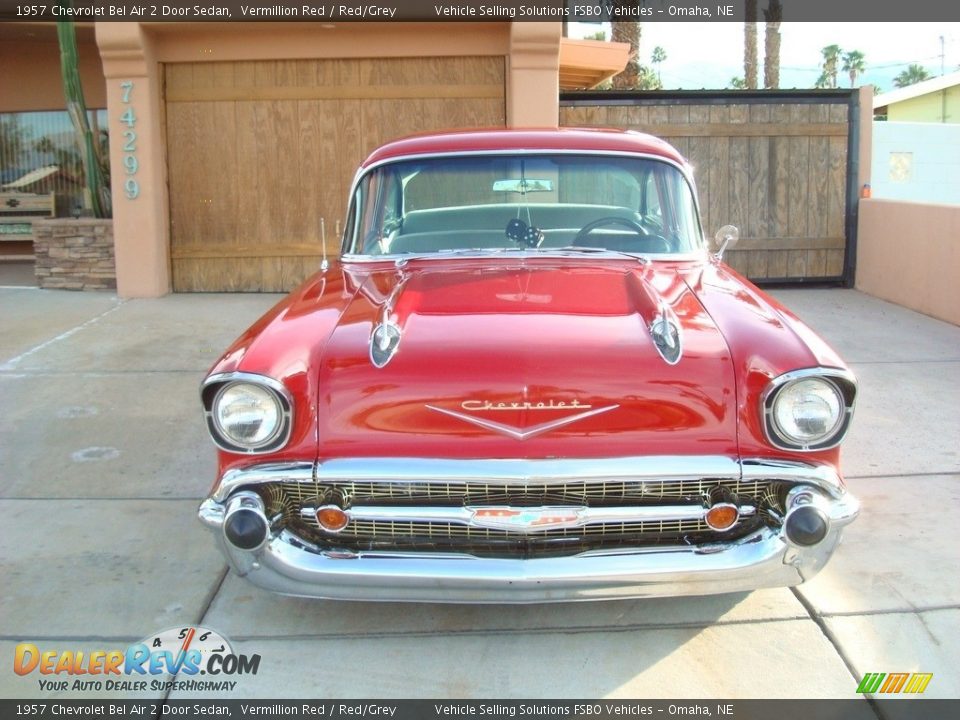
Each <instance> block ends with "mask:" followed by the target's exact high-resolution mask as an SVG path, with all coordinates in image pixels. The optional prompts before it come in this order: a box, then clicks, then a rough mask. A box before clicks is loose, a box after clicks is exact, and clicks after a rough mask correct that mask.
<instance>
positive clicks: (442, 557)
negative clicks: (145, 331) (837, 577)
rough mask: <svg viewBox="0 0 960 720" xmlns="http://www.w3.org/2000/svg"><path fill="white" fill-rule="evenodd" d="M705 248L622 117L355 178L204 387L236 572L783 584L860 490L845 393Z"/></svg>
mask: <svg viewBox="0 0 960 720" xmlns="http://www.w3.org/2000/svg"><path fill="white" fill-rule="evenodd" d="M735 240H736V228H733V227H732V226H726V227H724V228H721V230H720V232H719V233H718V246H716V247H713V248H711V249H708V248H707V246H706V243H705V242H704V239H703V233H702V229H701V226H700V221H699V218H698V212H697V201H696V194H695V190H694V184H693V179H692V176H691V169H690V167H689V166H688V165H687V163H686V162H685V161H684V159H683V158H682V157H681V156H680V155H679V154H678V153H677V151H676V150H675V149H674V148H672V147H671V146H670V145H668V144H667V143H665V142H662V141H660V140H658V139H656V138H653V137H650V136H647V135H642V134H638V133H633V132H621V131H596V130H593V131H591V130H552V131H519V130H514V131H511V130H497V131H469V132H466V131H465V132H453V133H444V134H436V135H427V136H421V137H416V138H409V139H405V140H400V141H396V142H392V143H389V144H387V145H384V146H383V147H381V148H379V149H378V150H376V151H375V152H373V153H372V154H371V155H370V156H369V157H368V158H367V160H366V161H365V162H364V163H363V164H362V166H361V167H360V170H359V172H358V173H357V176H356V180H355V181H354V184H353V190H352V196H351V204H350V209H349V213H348V217H347V222H346V226H345V230H344V234H343V238H342V252H341V254H340V256H339V258H338V259H337V260H335V261H331V262H327V261H324V262H323V265H322V266H321V268H320V271H319V272H317V273H316V274H315V275H314V276H312V277H311V278H309V279H308V280H307V281H306V282H305V283H304V284H303V285H302V286H301V287H300V288H298V289H297V290H296V291H294V292H293V293H292V294H291V295H290V296H289V297H287V298H286V299H284V300H283V301H282V302H280V303H279V304H278V305H277V306H276V307H274V308H273V309H272V310H270V311H269V312H268V313H267V314H266V315H265V316H264V317H262V318H261V319H260V320H259V321H257V322H256V323H255V324H254V325H253V326H252V327H251V328H250V329H249V330H247V331H246V332H245V333H244V334H243V335H242V336H241V337H240V338H239V339H238V340H237V341H236V342H235V343H234V344H233V345H232V346H231V347H230V348H229V349H228V350H227V351H226V353H224V355H223V356H222V357H221V358H220V359H219V360H218V361H217V363H216V364H215V365H214V366H213V368H212V369H211V371H210V374H209V375H208V376H207V378H206V379H205V380H204V382H203V386H202V390H201V397H202V402H203V407H204V410H205V413H206V418H207V424H208V426H209V430H210V434H211V435H212V437H213V441H214V443H215V444H216V445H217V447H218V448H219V472H218V478H217V480H216V482H215V483H214V486H213V488H212V490H211V493H210V496H209V497H208V498H207V499H206V500H205V501H204V502H203V504H202V505H201V507H200V519H201V521H202V522H203V523H204V524H205V525H207V526H208V527H209V528H211V529H212V530H213V532H214V535H215V537H216V539H217V542H218V544H219V546H220V548H221V550H222V551H223V553H224V554H225V556H226V557H227V559H228V561H229V563H230V565H231V566H232V567H233V569H234V570H235V571H236V572H238V573H239V574H240V575H243V576H245V577H246V578H248V579H249V580H250V581H251V582H253V583H254V584H256V585H259V586H261V587H265V588H269V589H270V590H274V591H277V592H280V593H285V594H291V595H304V596H311V597H321V598H344V599H365V600H416V601H441V602H444V601H446V602H548V601H562V600H590V599H603V598H618V597H643V596H655V595H682V594H701V593H722V592H732V591H744V590H750V589H754V588H761V587H771V586H784V585H795V584H798V583H801V582H803V581H804V580H807V579H809V578H810V577H812V576H813V575H814V574H815V573H816V572H817V571H818V570H820V568H822V567H823V565H824V563H825V562H826V561H827V560H828V559H829V557H830V555H831V554H832V552H833V550H834V548H835V547H836V545H837V543H838V541H839V540H840V535H841V532H842V528H843V527H844V526H845V525H847V524H848V523H850V522H851V521H852V520H853V519H854V518H855V517H856V515H857V512H858V507H859V505H858V503H857V501H856V499H855V498H854V497H852V496H851V495H850V493H848V492H847V491H846V489H845V488H844V483H843V480H842V477H841V474H840V470H839V467H838V462H839V450H838V445H839V443H840V441H841V439H842V438H843V436H844V434H845V433H846V432H847V429H848V427H849V424H850V419H851V415H852V413H853V407H854V401H855V398H856V381H855V379H854V377H853V375H852V374H851V373H850V371H849V370H848V369H847V368H846V367H845V366H844V364H843V362H842V361H841V360H840V358H839V357H837V355H836V354H835V353H834V352H833V351H832V350H831V349H830V348H829V347H828V346H827V345H826V344H825V343H824V342H823V341H822V340H820V339H819V338H818V337H817V336H816V335H814V334H813V333H812V332H811V331H810V330H809V329H808V328H807V327H806V326H804V325H803V324H802V323H801V322H800V321H799V320H798V319H797V318H796V317H795V316H793V315H792V314H791V313H790V312H789V311H787V310H786V309H784V308H783V307H781V306H780V305H779V304H778V303H777V302H776V301H775V300H773V299H772V298H770V297H768V296H767V295H765V294H764V293H763V292H761V291H760V290H758V289H757V288H756V287H754V286H753V285H752V284H750V283H749V282H748V281H747V280H745V279H744V278H742V277H740V276H739V275H737V274H736V273H735V272H734V271H732V270H731V269H730V268H729V267H727V266H725V265H724V264H723V263H722V261H721V256H722V252H723V248H724V247H725V246H727V245H728V244H729V243H731V242H733V241H735Z"/></svg>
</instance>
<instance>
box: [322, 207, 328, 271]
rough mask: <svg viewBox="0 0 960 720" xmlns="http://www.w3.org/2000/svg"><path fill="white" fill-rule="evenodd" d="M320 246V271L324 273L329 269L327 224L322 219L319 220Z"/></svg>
mask: <svg viewBox="0 0 960 720" xmlns="http://www.w3.org/2000/svg"><path fill="white" fill-rule="evenodd" d="M320 245H321V247H322V248H323V260H321V261H320V271H321V272H326V271H327V268H328V267H330V263H329V262H327V223H326V222H325V220H324V219H323V218H320Z"/></svg>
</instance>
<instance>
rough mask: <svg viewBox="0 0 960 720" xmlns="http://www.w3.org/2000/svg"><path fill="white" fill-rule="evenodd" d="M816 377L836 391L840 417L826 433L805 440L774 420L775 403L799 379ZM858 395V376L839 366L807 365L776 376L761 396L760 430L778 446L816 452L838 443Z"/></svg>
mask: <svg viewBox="0 0 960 720" xmlns="http://www.w3.org/2000/svg"><path fill="white" fill-rule="evenodd" d="M808 380H817V381H820V382H822V383H824V384H825V385H826V386H827V387H828V388H829V389H830V390H831V391H832V392H835V393H836V394H837V396H838V397H839V399H840V401H841V404H842V406H841V410H840V418H839V421H838V422H837V423H836V425H835V427H833V428H832V429H831V432H830V433H829V434H828V435H825V436H823V437H821V438H819V439H817V440H815V441H812V442H804V441H802V440H800V439H798V438H794V437H791V436H790V435H789V433H787V432H786V431H785V430H784V429H783V428H781V427H780V426H779V424H778V423H777V420H776V412H775V410H776V403H777V400H778V399H779V398H781V397H782V396H783V392H784V390H786V389H788V388H790V387H792V386H794V385H796V384H797V383H799V382H802V381H808ZM856 397H857V380H856V378H855V377H854V375H853V373H851V372H850V371H849V370H843V369H840V368H819V367H818V368H807V369H804V370H794V371H792V372H788V373H784V374H783V375H780V376H778V377H775V378H774V379H773V380H771V381H770V383H769V384H768V385H767V387H766V389H765V390H764V391H763V395H762V396H761V398H760V414H761V417H762V418H763V430H764V434H765V435H766V438H767V440H768V442H770V444H771V445H773V446H774V447H777V448H780V449H781V450H797V451H801V452H815V451H817V450H829V449H831V448H835V447H837V446H838V445H839V444H840V443H841V442H842V441H843V438H844V436H845V435H846V434H847V430H848V429H849V428H850V421H851V419H852V418H853V410H854V406H855V404H856Z"/></svg>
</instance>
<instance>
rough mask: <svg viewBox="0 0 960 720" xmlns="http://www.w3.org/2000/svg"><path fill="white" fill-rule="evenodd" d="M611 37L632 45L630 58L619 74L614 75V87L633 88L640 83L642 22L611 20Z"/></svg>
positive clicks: (616, 40)
mask: <svg viewBox="0 0 960 720" xmlns="http://www.w3.org/2000/svg"><path fill="white" fill-rule="evenodd" d="M610 39H611V40H612V41H613V42H622V43H628V44H629V45H630V59H629V60H627V66H626V67H625V68H624V69H623V72H622V73H620V74H619V75H614V76H613V87H614V88H621V89H633V88H635V87H637V86H638V85H639V84H640V23H638V22H611V23H610Z"/></svg>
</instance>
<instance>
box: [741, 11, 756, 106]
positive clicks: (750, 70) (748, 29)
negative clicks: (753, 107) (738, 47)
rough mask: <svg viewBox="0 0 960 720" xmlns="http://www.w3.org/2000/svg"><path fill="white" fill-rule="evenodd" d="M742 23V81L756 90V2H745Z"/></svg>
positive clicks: (750, 88)
mask: <svg viewBox="0 0 960 720" xmlns="http://www.w3.org/2000/svg"><path fill="white" fill-rule="evenodd" d="M746 2H747V4H746V7H745V8H744V23H743V81H744V83H745V84H746V87H747V89H749V90H756V89H757V0H746Z"/></svg>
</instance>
